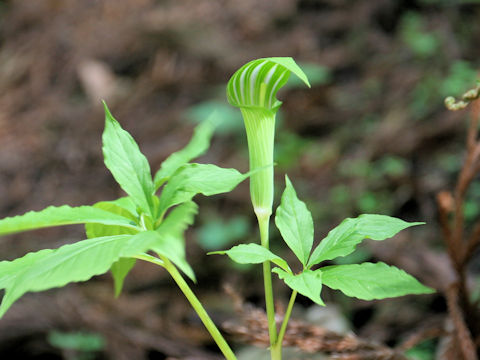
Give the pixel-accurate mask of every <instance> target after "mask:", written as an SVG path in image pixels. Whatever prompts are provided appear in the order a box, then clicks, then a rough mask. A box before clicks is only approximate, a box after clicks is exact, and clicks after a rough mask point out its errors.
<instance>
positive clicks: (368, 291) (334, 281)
mask: <svg viewBox="0 0 480 360" xmlns="http://www.w3.org/2000/svg"><path fill="white" fill-rule="evenodd" d="M320 270H321V272H322V274H323V277H322V280H323V283H324V284H325V285H326V286H328V287H330V288H332V289H335V290H340V291H341V292H343V293H344V294H345V295H347V296H352V297H356V298H359V299H362V300H372V299H385V298H389V297H397V296H403V295H407V294H430V293H433V292H434V290H433V289H431V288H428V287H426V286H424V285H422V284H421V283H420V282H419V281H418V280H417V279H415V278H414V277H413V276H411V275H409V274H407V273H406V272H405V271H403V270H400V269H399V268H396V267H394V266H389V265H387V264H385V263H382V262H379V263H375V264H374V263H368V262H366V263H363V264H353V265H333V266H326V267H323V268H321V269H320Z"/></svg>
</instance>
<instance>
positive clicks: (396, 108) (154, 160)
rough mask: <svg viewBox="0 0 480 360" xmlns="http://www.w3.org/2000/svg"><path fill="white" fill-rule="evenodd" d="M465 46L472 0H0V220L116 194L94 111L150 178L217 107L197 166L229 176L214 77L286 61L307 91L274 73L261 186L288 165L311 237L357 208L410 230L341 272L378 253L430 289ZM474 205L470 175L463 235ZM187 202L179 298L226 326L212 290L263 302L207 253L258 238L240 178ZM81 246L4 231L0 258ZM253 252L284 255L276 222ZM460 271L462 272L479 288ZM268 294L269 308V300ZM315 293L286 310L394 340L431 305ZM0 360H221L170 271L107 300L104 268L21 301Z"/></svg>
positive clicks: (473, 17)
mask: <svg viewBox="0 0 480 360" xmlns="http://www.w3.org/2000/svg"><path fill="white" fill-rule="evenodd" d="M479 39H480V4H479V3H478V2H476V1H467V0H463V1H461V0H457V1H454V0H416V1H415V0H402V1H401V0H396V1H388V0H357V1H348V0H271V1H254V0H242V1H235V0H219V1H211V0H181V1H173V0H105V1H93V0H84V1H74V0H63V1H62V0H37V1H30V0H18V1H0V199H1V201H0V216H1V217H5V216H13V215H16V214H21V213H24V212H26V211H28V210H40V209H42V208H44V207H46V206H48V205H61V204H69V205H72V206H74V205H81V204H93V203H95V202H97V201H101V200H111V199H115V198H117V197H119V196H122V192H121V190H120V189H119V187H118V186H117V185H116V184H115V182H114V179H113V177H112V176H111V175H110V173H109V172H108V170H107V169H106V168H105V166H104V165H103V159H102V153H101V133H102V131H103V126H104V115H103V110H102V107H101V103H100V101H101V99H105V100H106V101H107V103H108V105H109V106H110V108H111V110H112V112H113V114H114V115H115V117H116V118H117V119H118V120H119V122H120V123H121V124H122V126H123V127H124V128H125V129H126V130H128V131H129V132H130V133H131V134H132V135H133V137H134V138H135V139H136V140H137V142H138V143H139V144H140V148H141V150H142V151H143V152H144V153H145V154H146V156H147V158H148V159H149V161H150V165H151V167H152V170H153V171H156V170H157V169H158V168H159V166H160V164H161V162H162V161H163V160H164V159H165V158H166V157H167V156H168V155H169V154H170V153H171V152H173V151H176V150H179V149H180V148H182V147H183V146H184V145H185V144H186V143H187V142H188V140H189V138H190V136H191V134H192V131H193V128H194V126H195V125H196V124H197V123H199V122H201V121H202V120H204V119H205V118H206V117H207V116H208V114H209V113H210V112H211V111H212V110H214V109H216V110H217V111H218V112H219V113H220V114H221V117H222V123H221V125H220V126H219V127H218V129H217V132H216V134H215V136H214V139H213V142H212V146H211V149H210V150H209V151H208V153H207V154H206V155H205V156H203V157H202V158H201V159H200V160H199V161H200V162H210V163H214V164H217V165H220V166H223V167H234V168H237V169H239V170H240V171H242V172H244V171H246V170H247V169H248V153H247V147H246V138H245V133H244V129H243V122H242V119H241V117H240V113H239V112H238V110H237V109H234V108H232V107H229V106H228V104H227V103H226V97H225V85H226V82H227V81H228V79H229V77H230V76H231V75H232V74H233V72H234V71H235V70H236V69H237V68H239V67H240V66H241V65H243V64H244V63H245V62H247V61H249V60H252V59H254V58H259V57H267V56H292V57H294V59H295V60H296V61H297V62H298V63H299V64H300V65H301V66H302V68H303V69H304V70H305V72H306V73H307V75H308V76H309V79H310V82H311V83H312V89H307V88H305V87H304V86H302V84H300V83H299V82H298V81H295V79H291V81H290V82H289V84H288V86H287V87H285V89H284V90H282V91H281V93H280V94H279V98H280V99H281V100H282V101H283V102H284V105H283V106H282V109H281V112H280V113H279V115H278V132H277V138H276V150H275V151H276V154H275V159H276V162H277V164H278V165H277V167H276V174H277V179H276V180H277V181H276V185H277V186H276V189H277V192H278V193H280V192H281V191H282V189H283V185H284V184H283V178H284V174H285V173H288V174H289V177H290V178H291V179H292V181H293V183H294V185H295V187H296V189H297V193H298V195H299V197H300V198H301V199H303V200H304V201H306V203H307V205H308V207H309V208H310V210H311V211H312V213H313V218H314V222H315V239H316V241H317V242H318V241H319V240H321V239H322V238H323V237H324V236H325V235H326V234H327V233H328V231H329V230H330V229H331V228H332V227H334V226H336V225H337V224H338V223H339V222H340V221H341V220H342V219H343V218H345V217H353V216H357V215H358V214H361V213H381V214H386V215H391V216H397V217H400V218H403V219H404V220H415V221H426V222H427V225H426V226H422V227H416V228H413V229H411V230H409V231H404V232H402V233H401V234H399V235H398V236H397V237H396V238H395V239H394V240H390V241H388V242H386V243H385V244H382V243H378V242H375V243H374V244H372V243H371V242H370V243H369V242H366V243H365V244H364V245H362V246H361V247H360V248H359V250H358V251H357V252H356V253H355V254H354V255H353V256H352V257H349V258H348V259H345V258H343V259H342V261H344V262H347V263H349V262H358V261H360V262H361V261H367V260H368V261H379V260H381V261H386V262H388V263H390V264H396V265H399V266H401V267H403V268H405V269H406V270H407V271H409V272H410V273H412V274H413V275H415V276H416V277H418V278H419V279H421V280H422V281H423V282H425V283H426V284H428V285H431V286H435V285H436V284H435V281H437V282H438V281H443V279H442V277H441V276H442V275H439V274H438V273H433V274H432V273H430V272H429V271H428V270H426V269H425V268H424V267H423V265H424V264H425V263H426V262H428V261H431V262H434V263H435V264H436V265H437V266H438V267H439V268H442V267H443V266H444V265H445V266H447V265H448V264H446V261H447V260H446V255H445V254H444V245H443V242H442V237H441V231H440V227H439V225H438V220H437V207H436V204H435V196H436V194H437V193H438V192H439V191H440V190H444V189H451V188H452V187H453V186H454V184H455V181H456V176H457V174H458V172H459V170H460V169H461V166H462V160H463V157H464V153H465V152H464V137H465V132H466V125H467V120H468V112H455V113H454V112H449V111H447V110H446V109H445V107H444V105H443V100H444V98H445V97H446V96H448V95H454V96H460V95H461V94H462V93H463V92H464V91H465V90H467V89H469V88H472V87H474V86H475V80H476V78H477V72H478V70H479V65H480V60H479V59H480V46H479ZM479 200H480V182H476V183H475V182H474V184H473V186H472V187H471V189H470V192H469V194H468V198H467V203H466V208H465V216H466V219H467V223H468V224H471V223H472V222H473V220H474V219H476V218H477V217H478V215H479V214H480V202H479ZM196 201H197V202H198V203H199V205H200V214H199V215H198V216H197V218H196V221H195V224H194V226H193V227H192V228H191V229H190V230H189V231H188V233H187V254H188V255H187V257H188V260H189V261H190V263H191V264H192V266H193V268H194V270H195V271H196V273H197V277H198V284H197V285H195V286H194V289H195V291H196V292H197V293H198V295H199V297H200V298H201V299H202V300H204V302H205V304H206V307H207V309H208V311H209V312H210V313H211V314H212V317H213V318H214V320H215V321H216V322H217V323H222V322H225V321H232V319H235V318H238V317H239V314H238V312H235V309H234V307H233V300H230V298H229V297H228V295H226V294H225V291H224V290H223V286H224V284H230V285H231V286H232V287H233V288H234V289H235V290H236V292H237V293H238V295H239V296H240V297H241V298H243V299H244V300H245V301H247V302H249V303H252V304H254V305H255V306H260V307H261V306H263V300H262V296H263V295H262V291H263V289H262V281H261V275H260V268H259V267H248V266H241V267H240V266H238V265H234V264H233V263H232V262H230V261H229V260H228V259H227V258H223V257H207V256H206V255H205V254H206V252H207V251H211V250H218V249H225V248H227V247H229V246H231V245H233V244H236V243H238V242H249V241H256V240H257V237H258V236H257V229H256V221H255V218H254V216H253V213H252V210H251V204H250V200H249V190H248V183H244V184H241V185H240V186H239V187H238V188H237V189H235V190H234V191H233V192H232V193H229V194H226V195H222V196H215V197H212V198H204V197H200V196H198V197H197V198H196ZM277 203H278V194H277ZM84 236H85V235H84V230H83V228H82V227H80V226H78V227H77V226H71V227H64V228H53V229H45V230H41V231H34V232H29V233H23V234H19V235H14V236H8V237H4V238H2V239H1V241H0V254H1V258H2V259H7V260H12V259H14V258H16V257H19V256H23V255H24V254H25V253H27V252H29V251H37V250H39V249H42V248H45V247H51V248H54V247H58V246H61V245H63V244H65V243H69V242H74V241H77V240H81V239H83V238H84ZM271 243H272V247H273V248H274V250H275V251H277V252H278V253H280V254H284V255H285V256H287V257H290V258H291V254H289V253H288V252H287V251H286V250H285V246H283V244H282V243H281V240H280V238H279V234H278V232H276V230H274V229H272V240H271ZM292 259H293V258H292ZM432 259H433V260H432ZM476 260H477V261H476V263H477V267H476V268H475V267H474V268H473V269H472V271H473V272H472V273H473V274H474V275H475V274H476V273H475V271H476V272H477V275H478V276H480V274H478V271H479V270H480V266H478V255H477V259H476ZM442 261H444V263H442ZM474 262H475V261H474ZM478 276H477V279H478ZM474 279H475V277H474ZM275 287H276V291H277V293H278V299H279V301H280V305H281V304H282V303H283V304H285V303H286V301H287V299H288V298H287V296H288V291H287V289H286V288H285V287H283V286H282V284H280V283H275ZM478 295H480V294H477V296H478ZM322 296H323V298H324V299H325V301H327V302H328V303H329V306H328V307H327V308H326V309H319V308H318V307H314V306H312V304H311V303H310V302H309V301H308V299H306V298H303V297H300V299H299V304H298V306H297V309H296V310H295V311H296V312H295V314H294V316H295V317H296V318H298V319H304V320H306V321H310V322H314V323H316V324H317V325H319V326H322V327H326V328H329V329H332V330H335V331H337V332H339V333H345V332H348V331H354V332H355V333H356V334H357V335H359V336H361V337H362V338H365V339H369V340H374V341H378V342H382V343H385V344H387V345H392V346H394V345H396V344H398V343H399V342H400V341H402V339H404V338H405V337H407V336H408V335H409V332H410V331H411V330H412V328H415V327H418V326H420V325H422V324H423V323H424V322H425V321H432V319H443V318H442V317H444V315H445V312H446V304H445V300H444V299H443V297H442V296H440V295H438V294H437V295H428V296H416V297H410V296H407V297H403V298H399V299H394V300H385V301H381V302H365V301H355V300H352V299H347V298H346V297H344V296H343V295H341V294H340V293H338V292H329V291H327V290H325V291H324V292H323V295H322ZM240 317H241V315H240ZM231 327H232V326H230V328H231ZM233 327H234V326H233ZM227 336H228V335H227ZM229 339H230V340H231V341H232V342H233V344H234V346H235V347H236V349H238V350H239V351H240V352H243V353H244V354H249V355H243V359H260V356H262V355H258V354H256V353H252V352H249V351H255V350H254V348H250V344H248V343H245V342H242V341H241V339H239V338H238V337H237V336H236V335H235V331H233V332H232V334H231V335H230V336H229ZM440 346H441V344H440V342H439V341H437V340H433V341H427V342H424V343H421V344H420V345H419V346H417V347H415V348H414V349H413V350H411V352H410V355H409V356H411V358H414V359H433V358H434V356H435V354H438V348H439V347H440ZM252 354H255V355H252ZM0 358H2V359H23V358H25V359H69V360H70V359H71V360H82V359H119V360H122V359H219V358H220V357H219V355H218V352H217V350H216V348H215V346H214V344H212V342H211V341H210V339H209V336H208V334H207V332H206V331H205V330H204V329H203V327H202V324H201V323H200V321H199V320H198V319H197V318H196V316H195V315H194V313H193V311H191V310H190V307H189V306H188V303H187V302H186V300H184V299H183V298H182V296H181V294H180V292H179V291H178V290H177V288H176V287H175V285H174V283H173V282H172V281H171V279H170V278H169V276H168V274H167V273H166V272H165V271H163V270H162V269H159V268H156V267H154V266H150V265H148V264H137V266H136V267H135V269H134V270H133V272H132V273H131V274H130V275H129V277H128V278H127V280H126V284H125V291H124V293H123V294H122V295H121V296H120V298H119V299H114V297H113V285H112V280H111V277H110V276H109V275H105V276H100V277H96V278H94V279H92V280H91V281H89V282H88V283H84V284H72V285H69V286H67V287H65V288H63V289H59V290H51V291H47V292H44V293H36V294H27V295H26V296H24V297H23V298H22V299H21V300H20V301H18V302H17V303H16V304H15V305H14V306H13V307H12V308H11V310H10V311H9V312H8V313H7V314H6V316H5V317H4V318H3V319H2V320H1V321H0ZM296 358H306V359H307V358H308V359H320V358H322V357H319V355H311V354H310V355H302V354H301V353H299V352H295V355H292V357H291V359H296Z"/></svg>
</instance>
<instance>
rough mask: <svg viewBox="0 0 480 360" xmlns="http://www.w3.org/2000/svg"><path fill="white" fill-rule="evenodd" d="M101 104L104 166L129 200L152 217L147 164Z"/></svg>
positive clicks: (151, 190)
mask: <svg viewBox="0 0 480 360" xmlns="http://www.w3.org/2000/svg"><path fill="white" fill-rule="evenodd" d="M104 107H105V130H104V132H103V136H102V139H103V156H104V158H105V166H106V167H107V168H108V169H109V170H110V172H111V173H112V175H113V177H114V178H115V180H116V181H117V182H118V184H119V185H120V186H121V187H122V189H123V190H124V191H125V192H126V193H127V194H128V195H130V196H131V198H132V200H133V201H134V202H135V203H136V204H137V205H138V206H139V207H140V208H141V209H142V210H143V211H144V212H145V213H146V214H148V215H150V216H152V212H153V200H152V196H153V193H154V187H153V181H152V176H151V174H150V165H149V164H148V161H147V159H146V157H145V156H144V155H143V154H142V153H141V152H140V149H139V148H138V145H137V143H136V142H135V140H134V139H133V138H132V136H131V135H130V134H129V133H128V132H126V131H125V130H123V129H122V127H121V126H120V124H119V123H118V122H117V120H115V119H114V118H113V116H112V114H111V113H110V111H109V110H108V107H107V105H106V104H105V103H104Z"/></svg>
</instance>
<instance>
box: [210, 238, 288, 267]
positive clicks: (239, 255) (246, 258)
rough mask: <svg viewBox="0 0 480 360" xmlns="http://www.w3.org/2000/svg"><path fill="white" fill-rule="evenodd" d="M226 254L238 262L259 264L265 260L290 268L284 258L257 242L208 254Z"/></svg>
mask: <svg viewBox="0 0 480 360" xmlns="http://www.w3.org/2000/svg"><path fill="white" fill-rule="evenodd" d="M215 254H218V255H224V254H226V255H228V257H229V258H230V259H232V260H233V261H235V262H237V263H239V264H260V263H263V262H265V261H272V262H273V263H274V264H276V265H278V266H280V267H281V268H282V269H283V270H285V271H287V272H290V273H291V270H290V268H289V266H288V264H287V262H286V261H285V260H283V259H282V258H281V257H279V256H277V255H275V254H274V253H272V252H271V251H270V250H268V249H266V248H264V247H263V246H260V245H258V244H253V243H252V244H241V245H237V246H234V247H232V248H231V249H230V250H225V251H212V252H209V253H208V255H215Z"/></svg>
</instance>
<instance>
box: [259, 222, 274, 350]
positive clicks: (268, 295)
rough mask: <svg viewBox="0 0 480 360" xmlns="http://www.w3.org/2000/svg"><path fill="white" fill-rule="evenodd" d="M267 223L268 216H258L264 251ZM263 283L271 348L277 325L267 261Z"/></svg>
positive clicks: (270, 275)
mask: <svg viewBox="0 0 480 360" xmlns="http://www.w3.org/2000/svg"><path fill="white" fill-rule="evenodd" d="M257 216H258V214H257ZM269 222H270V215H268V216H258V225H259V228H260V239H261V242H262V246H263V247H265V248H266V249H268V248H269V241H268V227H269ZM263 282H264V287H265V306H266V309H267V319H268V333H269V335H270V345H271V346H272V348H273V345H274V344H275V343H276V341H277V325H276V322H275V304H274V301H273V287H272V272H271V270H270V262H269V261H265V262H264V263H263ZM272 359H273V353H272Z"/></svg>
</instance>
